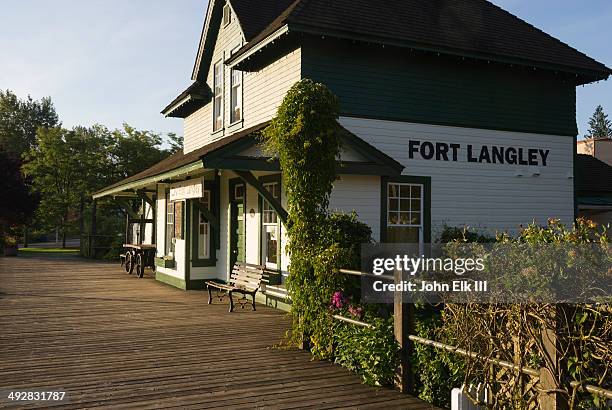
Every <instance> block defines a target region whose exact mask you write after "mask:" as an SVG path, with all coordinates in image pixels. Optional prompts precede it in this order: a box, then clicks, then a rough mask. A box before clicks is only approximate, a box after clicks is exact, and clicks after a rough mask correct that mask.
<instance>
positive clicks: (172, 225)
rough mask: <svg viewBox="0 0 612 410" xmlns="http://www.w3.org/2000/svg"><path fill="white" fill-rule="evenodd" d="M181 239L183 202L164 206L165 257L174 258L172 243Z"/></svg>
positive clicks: (169, 203) (168, 203)
mask: <svg viewBox="0 0 612 410" xmlns="http://www.w3.org/2000/svg"><path fill="white" fill-rule="evenodd" d="M176 239H183V202H182V201H178V202H170V201H168V202H167V204H166V243H165V251H166V255H168V256H174V242H175V240H176Z"/></svg>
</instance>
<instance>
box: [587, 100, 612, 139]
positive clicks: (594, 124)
mask: <svg viewBox="0 0 612 410" xmlns="http://www.w3.org/2000/svg"><path fill="white" fill-rule="evenodd" d="M586 138H612V122H611V121H610V120H609V119H608V115H607V114H606V113H605V112H604V110H603V107H602V106H601V105H598V106H597V108H596V109H595V112H594V113H593V115H592V116H591V119H590V120H589V132H588V134H587V136H586Z"/></svg>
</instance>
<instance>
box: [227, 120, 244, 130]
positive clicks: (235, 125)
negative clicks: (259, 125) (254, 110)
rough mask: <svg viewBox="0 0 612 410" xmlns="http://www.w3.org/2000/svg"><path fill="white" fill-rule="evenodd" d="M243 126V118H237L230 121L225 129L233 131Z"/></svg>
mask: <svg viewBox="0 0 612 410" xmlns="http://www.w3.org/2000/svg"><path fill="white" fill-rule="evenodd" d="M243 126H244V120H243V119H242V120H238V121H234V122H232V123H231V124H230V125H229V126H228V127H227V130H228V131H234V130H238V129H240V128H242V127H243Z"/></svg>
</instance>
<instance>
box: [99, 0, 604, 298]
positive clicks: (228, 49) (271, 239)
mask: <svg viewBox="0 0 612 410" xmlns="http://www.w3.org/2000/svg"><path fill="white" fill-rule="evenodd" d="M203 4H204V2H203ZM151 29H152V30H153V29H154V28H151ZM610 73H611V71H610V69H609V68H607V67H606V66H605V65H603V64H601V63H599V62H597V61H595V60H593V59H592V58H590V57H588V56H586V55H585V54H583V53H581V52H579V51H577V50H575V49H574V48H572V47H570V46H569V45H567V44H564V43H563V42H561V41H559V40H557V39H555V38H553V37H551V36H549V35H547V34H545V33H544V32H542V31H540V30H538V29H537V28H535V27H534V26H532V25H530V24H528V23H526V22H524V21H522V20H521V19H519V18H518V17H516V16H514V15H512V14H510V13H508V12H506V11H504V10H503V9H501V8H499V7H497V6H495V5H493V4H491V3H489V2H486V1H483V0H464V1H460V2H454V1H445V0H427V1H401V0H389V1H386V2H384V3H379V2H371V1H355V0H335V1H325V0H307V1H306V0H301V1H300V0H258V1H252V0H226V1H223V0H210V1H209V4H208V8H207V10H206V17H205V22H204V28H203V31H202V36H201V39H200V43H199V47H198V52H197V56H196V60H195V65H194V68H193V73H192V76H191V81H192V82H191V85H189V87H188V88H187V89H186V90H185V91H183V92H182V93H181V94H180V95H179V96H178V97H176V99H174V100H173V101H172V102H171V103H170V104H169V105H168V106H167V107H166V108H164V109H163V114H164V115H166V116H168V117H179V118H183V119H184V126H185V129H184V130H185V132H184V138H185V146H184V150H183V151H182V152H179V153H177V154H175V155H173V156H171V157H169V158H167V159H165V160H163V161H162V162H160V163H158V164H156V165H155V166H153V167H151V168H150V169H147V170H145V171H143V172H141V173H139V174H137V175H134V176H131V177H129V178H127V179H126V180H123V181H121V182H119V183H116V184H114V185H112V186H109V187H106V188H105V189H103V190H102V191H100V192H98V193H96V194H95V196H94V197H95V198H96V199H99V198H103V197H111V198H116V199H118V200H121V199H122V198H123V199H124V200H125V198H128V199H129V198H134V197H136V198H138V195H140V196H141V197H142V196H144V197H146V200H144V199H143V204H144V206H143V208H144V209H145V210H146V212H149V213H150V214H151V215H153V217H152V218H150V217H147V219H149V220H151V222H154V223H152V224H148V225H147V228H146V229H145V232H143V233H141V235H140V237H142V238H145V240H150V241H151V243H152V244H155V246H156V265H157V269H156V277H157V279H158V280H160V281H163V282H165V283H168V284H171V285H174V286H177V287H179V288H183V289H194V288H202V287H203V286H204V282H205V281H206V280H209V279H220V280H227V279H228V277H229V273H230V267H231V266H232V265H233V264H234V262H236V261H245V262H249V263H254V264H261V265H265V266H266V267H267V268H268V269H269V270H270V272H272V273H276V275H273V277H274V278H275V279H274V280H276V281H277V282H276V283H279V284H281V283H282V282H283V278H284V277H285V276H286V275H287V274H288V272H287V269H288V264H289V257H288V256H287V255H286V253H285V245H286V233H285V229H284V225H283V221H284V220H285V217H286V212H285V210H284V205H285V203H286V199H285V190H284V187H283V185H282V178H281V170H280V169H279V165H278V163H277V162H274V161H269V159H268V158H266V157H265V156H264V155H263V154H262V151H261V150H260V149H259V147H258V145H257V139H256V138H255V135H256V133H257V131H260V130H262V129H263V128H264V127H266V125H267V123H268V122H269V120H270V119H271V118H273V116H274V115H275V113H276V110H277V108H278V106H279V104H280V103H281V101H282V99H283V97H284V95H285V94H286V92H287V90H288V89H289V88H290V87H291V86H292V85H293V84H294V83H295V82H296V81H298V80H300V79H302V78H310V79H313V80H314V81H317V82H321V83H324V84H326V85H327V86H328V87H329V88H330V89H331V90H332V91H333V92H334V93H335V94H336V95H337V96H338V97H339V100H340V104H341V116H340V118H339V122H340V124H341V125H342V127H343V142H344V146H343V150H342V156H341V158H340V159H339V168H338V169H339V178H338V179H337V181H336V183H335V184H334V189H333V193H332V196H331V208H333V209H337V210H341V211H347V212H350V211H353V210H354V211H356V212H357V214H358V215H359V218H360V219H361V220H362V221H363V222H365V223H367V224H368V225H369V226H370V227H371V228H372V232H373V235H374V239H376V240H377V241H382V242H429V241H434V240H436V238H437V237H438V236H439V234H440V232H441V230H442V228H443V226H444V225H445V224H446V225H450V226H461V225H470V226H472V227H474V228H477V229H481V230H487V231H490V232H495V231H504V230H515V229H517V227H518V226H519V225H520V224H526V223H529V222H531V221H532V220H534V219H535V220H536V221H540V222H545V221H546V220H547V218H550V217H553V218H560V219H561V220H562V221H564V222H567V223H571V222H572V220H573V218H574V216H575V208H576V205H575V195H574V158H575V150H576V135H577V127H576V113H575V111H576V110H575V108H576V87H577V86H579V85H583V84H587V83H592V82H596V81H600V80H605V79H607V78H608V76H609V75H610ZM279 292H280V293H282V286H269V287H268V288H267V291H266V292H264V294H263V295H262V296H264V297H265V296H266V295H265V293H267V297H268V302H270V301H271V300H272V297H271V295H277V294H279Z"/></svg>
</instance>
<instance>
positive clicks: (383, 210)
mask: <svg viewBox="0 0 612 410" xmlns="http://www.w3.org/2000/svg"><path fill="white" fill-rule="evenodd" d="M393 182H397V183H405V184H420V185H423V191H424V192H423V196H424V198H423V242H424V243H431V177H427V176H408V175H402V176H398V177H381V179H380V242H381V243H385V242H386V241H387V199H388V198H387V195H388V190H387V185H388V184H389V183H393Z"/></svg>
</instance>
